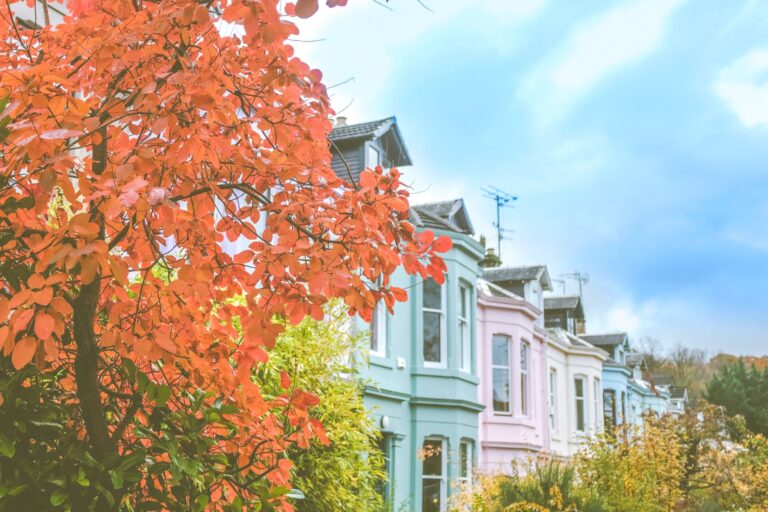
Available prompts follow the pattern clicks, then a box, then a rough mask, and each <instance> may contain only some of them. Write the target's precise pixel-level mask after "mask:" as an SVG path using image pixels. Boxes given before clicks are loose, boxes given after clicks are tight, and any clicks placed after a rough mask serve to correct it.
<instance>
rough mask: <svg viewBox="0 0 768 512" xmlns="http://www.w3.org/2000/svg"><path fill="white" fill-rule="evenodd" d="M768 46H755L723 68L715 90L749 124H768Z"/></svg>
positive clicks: (754, 125)
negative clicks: (767, 78)
mask: <svg viewBox="0 0 768 512" xmlns="http://www.w3.org/2000/svg"><path fill="white" fill-rule="evenodd" d="M766 72H768V48H755V49H753V50H752V51H750V52H749V53H747V54H746V55H744V56H742V57H741V58H739V59H737V60H736V61H735V62H733V63H732V64H731V65H729V66H727V67H726V68H724V69H723V70H722V71H720V74H719V75H718V78H717V80H716V81H715V86H714V87H715V92H717V94H718V95H719V96H720V98H722V99H723V101H725V103H726V104H727V105H728V106H729V107H730V108H731V110H733V112H734V113H735V114H736V116H737V117H738V118H739V120H740V121H741V122H742V123H743V124H744V126H746V127H748V128H755V127H757V126H760V125H763V126H768V81H766V80H765V76H766Z"/></svg>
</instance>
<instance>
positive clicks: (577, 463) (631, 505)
mask: <svg viewBox="0 0 768 512" xmlns="http://www.w3.org/2000/svg"><path fill="white" fill-rule="evenodd" d="M729 423H730V424H731V427H732V429H734V428H735V429H741V430H742V433H741V434H740V436H739V438H740V439H741V440H742V441H741V443H739V444H737V443H735V442H734V441H733V438H732V436H731V435H730V433H729V432H730V430H729V429H728V428H726V426H727V424H729ZM732 429H731V430H732ZM476 481H477V482H478V483H477V484H476V485H475V486H474V488H473V489H471V490H469V491H468V492H466V493H464V494H463V495H462V496H461V497H460V499H459V500H458V502H457V506H456V510H457V511H458V510H464V509H465V507H466V506H467V505H471V506H473V507H474V508H473V510H476V511H479V512H501V511H504V512H509V511H530V512H556V511H579V512H583V511H594V512H607V511H611V512H630V511H631V512H662V511H663V512H672V511H676V512H704V511H706V512H725V511H744V512H746V511H748V512H757V511H763V510H768V442H767V441H766V439H765V437H763V436H761V435H752V434H750V433H749V432H748V431H746V429H745V428H744V427H743V425H742V426H741V427H739V426H738V425H736V424H734V423H732V422H731V421H730V420H728V419H726V418H724V417H723V415H722V414H720V413H719V410H718V408H716V407H705V408H703V409H701V410H697V411H692V412H690V413H688V414H686V415H685V416H683V417H680V418H675V417H672V416H665V417H663V418H658V417H656V416H654V415H650V416H648V417H647V418H646V421H645V425H644V427H643V428H639V427H637V426H628V425H627V426H622V427H619V428H618V429H617V430H616V431H614V432H609V433H606V434H605V435H602V436H600V437H598V438H595V439H593V440H591V441H590V442H589V443H588V445H587V447H586V448H585V449H584V450H583V451H582V452H581V453H579V454H578V455H577V457H576V459H575V460H574V461H573V463H572V465H561V464H558V463H553V462H551V461H548V460H537V461H534V463H533V466H532V468H530V469H527V471H525V472H522V471H518V469H517V466H515V467H513V471H512V473H511V475H480V476H479V478H477V479H476Z"/></svg>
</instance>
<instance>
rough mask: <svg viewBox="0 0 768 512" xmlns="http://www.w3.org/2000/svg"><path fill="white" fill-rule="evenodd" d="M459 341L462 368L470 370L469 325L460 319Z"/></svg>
mask: <svg viewBox="0 0 768 512" xmlns="http://www.w3.org/2000/svg"><path fill="white" fill-rule="evenodd" d="M459 343H461V347H460V348H461V369H462V370H467V371H468V370H469V366H470V364H471V362H470V359H471V353H470V347H469V326H468V325H467V322H465V321H463V320H462V321H459Z"/></svg>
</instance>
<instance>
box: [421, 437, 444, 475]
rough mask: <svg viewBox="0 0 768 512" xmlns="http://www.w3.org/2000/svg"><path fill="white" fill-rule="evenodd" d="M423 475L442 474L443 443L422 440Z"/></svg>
mask: <svg viewBox="0 0 768 512" xmlns="http://www.w3.org/2000/svg"><path fill="white" fill-rule="evenodd" d="M423 448H424V469H423V471H422V474H423V475H424V476H442V474H443V443H442V442H440V441H433V440H426V441H424V446H423Z"/></svg>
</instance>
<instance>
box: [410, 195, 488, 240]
mask: <svg viewBox="0 0 768 512" xmlns="http://www.w3.org/2000/svg"><path fill="white" fill-rule="evenodd" d="M410 216H411V222H413V223H414V224H415V225H416V227H420V228H428V229H441V230H446V231H453V232H455V233H462V234H467V235H472V234H474V232H475V230H474V228H473V227H472V222H471V221H470V220H469V213H468V212H467V207H466V206H465V205H464V200H463V199H452V200H450V201H440V202H437V203H425V204H419V205H415V206H413V207H412V208H411V210H410Z"/></svg>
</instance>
